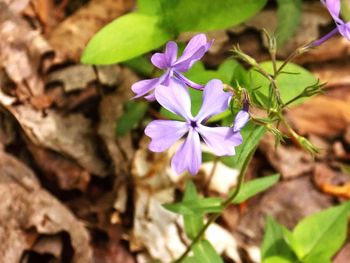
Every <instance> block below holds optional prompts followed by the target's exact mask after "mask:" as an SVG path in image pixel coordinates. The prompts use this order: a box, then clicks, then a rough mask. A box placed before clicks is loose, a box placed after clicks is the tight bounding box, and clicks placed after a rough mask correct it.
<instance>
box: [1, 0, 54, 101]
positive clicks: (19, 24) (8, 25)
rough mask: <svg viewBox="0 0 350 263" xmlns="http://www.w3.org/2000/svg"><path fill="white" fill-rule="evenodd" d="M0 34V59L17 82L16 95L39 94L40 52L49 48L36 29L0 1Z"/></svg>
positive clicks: (41, 83) (21, 97) (20, 96)
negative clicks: (31, 27)
mask: <svg viewBox="0 0 350 263" xmlns="http://www.w3.org/2000/svg"><path fill="white" fill-rule="evenodd" d="M0 38H1V42H0V63H1V66H2V67H4V69H5V71H6V73H7V74H8V76H9V77H10V79H11V80H12V81H13V82H15V83H16V84H17V89H16V94H17V96H18V97H19V98H20V99H21V100H23V99H26V98H28V97H30V96H32V95H40V94H43V91H44V86H43V82H42V80H41V79H40V78H38V76H37V72H38V70H39V67H40V63H41V58H42V56H43V55H44V54H47V53H49V52H52V49H51V47H50V46H49V45H48V44H47V42H46V41H45V39H44V38H43V37H42V36H41V35H40V34H39V32H37V31H34V30H32V29H30V27H29V26H28V25H27V24H26V22H25V21H24V20H23V19H22V18H20V17H17V16H16V15H14V14H13V13H12V12H11V11H10V10H9V7H8V6H6V4H5V3H4V2H0Z"/></svg>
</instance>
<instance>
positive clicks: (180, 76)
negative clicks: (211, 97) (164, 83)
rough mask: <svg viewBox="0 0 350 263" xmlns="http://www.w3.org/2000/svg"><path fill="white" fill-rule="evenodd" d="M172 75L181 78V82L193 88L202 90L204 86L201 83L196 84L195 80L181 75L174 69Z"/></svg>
mask: <svg viewBox="0 0 350 263" xmlns="http://www.w3.org/2000/svg"><path fill="white" fill-rule="evenodd" d="M174 75H175V76H176V77H177V78H178V79H179V80H181V81H182V82H184V83H186V85H187V86H190V87H192V88H194V89H198V90H202V89H203V88H204V86H203V85H200V84H197V83H195V82H193V81H192V80H190V79H188V78H186V77H185V76H184V75H182V74H181V73H178V72H176V71H174Z"/></svg>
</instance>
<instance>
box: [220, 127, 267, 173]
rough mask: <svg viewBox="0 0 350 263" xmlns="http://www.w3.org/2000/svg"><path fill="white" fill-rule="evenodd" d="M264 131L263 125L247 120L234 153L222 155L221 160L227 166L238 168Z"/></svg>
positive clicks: (256, 144)
mask: <svg viewBox="0 0 350 263" xmlns="http://www.w3.org/2000/svg"><path fill="white" fill-rule="evenodd" d="M265 131H266V129H265V127H263V126H258V125H256V124H254V123H252V122H249V123H248V124H247V125H246V126H245V127H244V128H243V129H242V131H241V134H242V137H243V143H242V144H241V145H239V146H238V147H236V155H234V156H225V157H222V158H221V160H222V162H223V163H224V164H225V165H227V166H229V167H233V168H237V169H240V168H241V167H242V165H243V163H244V160H245V159H246V158H247V157H248V155H249V154H250V152H251V151H252V149H254V148H255V147H257V146H258V144H259V142H260V139H261V137H262V136H263V135H264V133H265Z"/></svg>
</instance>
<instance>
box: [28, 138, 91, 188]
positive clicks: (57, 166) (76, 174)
mask: <svg viewBox="0 0 350 263" xmlns="http://www.w3.org/2000/svg"><path fill="white" fill-rule="evenodd" d="M27 147H28V150H29V151H30V153H31V154H32V157H33V159H34V161H35V162H36V164H37V166H38V167H39V169H40V170H41V171H42V172H43V174H44V176H45V177H46V179H47V180H48V182H53V183H54V184H55V185H58V187H59V188H60V189H62V190H72V189H79V190H81V191H82V192H84V191H85V190H86V188H87V186H88V184H89V182H90V177H91V176H90V174H89V173H88V172H87V171H86V170H84V169H83V168H81V167H80V166H79V165H77V164H76V163H75V162H73V161H71V160H69V159H67V158H65V157H64V156H62V155H60V154H58V153H56V152H53V151H50V150H47V149H44V148H42V147H40V146H36V145H34V144H32V143H30V142H27Z"/></svg>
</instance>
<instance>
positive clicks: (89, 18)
mask: <svg viewBox="0 0 350 263" xmlns="http://www.w3.org/2000/svg"><path fill="white" fill-rule="evenodd" d="M133 2H134V1H132V0H91V1H90V2H89V3H88V4H87V5H86V6H83V7H82V8H80V9H79V10H78V11H77V12H75V13H74V14H73V15H72V16H70V17H68V18H67V19H66V20H64V21H63V22H62V23H60V24H59V25H58V26H57V27H56V28H55V29H54V30H52V32H51V33H50V35H49V36H48V40H49V42H50V44H51V45H52V46H53V47H54V48H55V49H56V50H57V51H58V52H61V53H63V55H64V57H67V58H69V59H73V60H75V61H79V60H80V56H81V53H82V51H83V49H84V47H85V45H86V43H87V42H88V40H89V39H90V38H91V37H92V36H93V35H94V34H95V33H96V32H97V31H98V30H99V29H100V28H101V27H102V26H104V25H105V24H107V23H108V22H110V21H111V20H113V19H115V18H117V17H118V16H121V15H122V14H124V13H125V12H127V11H128V10H130V9H131V8H132V7H133ZM68 39H69V41H67V40H68Z"/></svg>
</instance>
